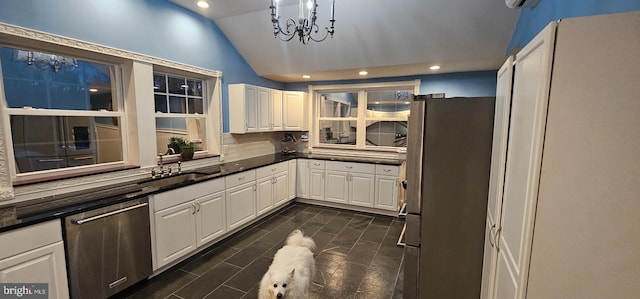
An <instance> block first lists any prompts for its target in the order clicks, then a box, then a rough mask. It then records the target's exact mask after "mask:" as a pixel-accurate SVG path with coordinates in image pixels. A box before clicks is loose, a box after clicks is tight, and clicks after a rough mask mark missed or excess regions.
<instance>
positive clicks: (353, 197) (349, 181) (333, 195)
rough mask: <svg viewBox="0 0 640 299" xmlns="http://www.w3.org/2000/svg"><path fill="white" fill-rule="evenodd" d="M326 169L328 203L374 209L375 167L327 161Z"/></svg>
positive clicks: (326, 197)
mask: <svg viewBox="0 0 640 299" xmlns="http://www.w3.org/2000/svg"><path fill="white" fill-rule="evenodd" d="M325 168H326V188H325V189H326V191H325V199H326V200H327V201H331V202H337V203H344V204H349V205H355V206H363V207H369V208H372V207H373V199H374V192H375V165H373V164H367V163H354V162H336V161H327V162H326V165H325Z"/></svg>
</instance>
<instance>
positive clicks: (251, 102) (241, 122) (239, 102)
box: [229, 84, 259, 133]
mask: <svg viewBox="0 0 640 299" xmlns="http://www.w3.org/2000/svg"><path fill="white" fill-rule="evenodd" d="M258 89H259V87H257V86H253V85H248V84H229V131H230V132H231V133H252V132H258Z"/></svg>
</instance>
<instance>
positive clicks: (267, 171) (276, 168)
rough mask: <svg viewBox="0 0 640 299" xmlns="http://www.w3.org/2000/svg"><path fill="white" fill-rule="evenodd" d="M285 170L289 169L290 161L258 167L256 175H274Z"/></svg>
mask: <svg viewBox="0 0 640 299" xmlns="http://www.w3.org/2000/svg"><path fill="white" fill-rule="evenodd" d="M283 171H289V163H288V162H280V163H276V164H271V165H269V166H264V167H260V168H258V169H256V177H257V178H258V179H261V178H264V177H267V176H270V175H274V174H276V173H280V172H283Z"/></svg>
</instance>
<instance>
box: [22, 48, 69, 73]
mask: <svg viewBox="0 0 640 299" xmlns="http://www.w3.org/2000/svg"><path fill="white" fill-rule="evenodd" d="M14 51H15V56H14V57H15V59H16V60H18V61H24V62H26V63H27V64H28V65H30V66H33V67H34V68H36V69H39V70H47V69H51V70H52V71H54V72H56V73H57V72H59V71H60V70H62V69H64V68H70V69H73V68H76V67H78V62H77V61H76V60H75V59H73V58H68V57H64V56H61V55H54V54H48V53H42V52H36V51H26V50H18V49H15V50H14Z"/></svg>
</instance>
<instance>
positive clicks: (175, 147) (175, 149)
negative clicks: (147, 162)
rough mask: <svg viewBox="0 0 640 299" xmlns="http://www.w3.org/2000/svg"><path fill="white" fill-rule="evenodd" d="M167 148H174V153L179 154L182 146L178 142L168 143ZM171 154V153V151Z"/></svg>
mask: <svg viewBox="0 0 640 299" xmlns="http://www.w3.org/2000/svg"><path fill="white" fill-rule="evenodd" d="M167 148H168V149H172V150H173V154H179V153H180V146H179V145H177V144H167ZM169 154H171V153H169Z"/></svg>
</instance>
